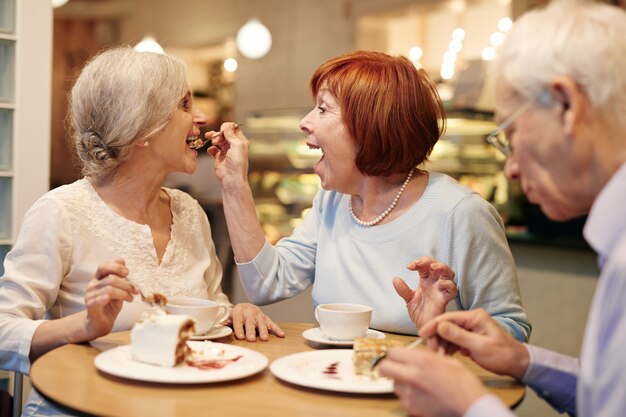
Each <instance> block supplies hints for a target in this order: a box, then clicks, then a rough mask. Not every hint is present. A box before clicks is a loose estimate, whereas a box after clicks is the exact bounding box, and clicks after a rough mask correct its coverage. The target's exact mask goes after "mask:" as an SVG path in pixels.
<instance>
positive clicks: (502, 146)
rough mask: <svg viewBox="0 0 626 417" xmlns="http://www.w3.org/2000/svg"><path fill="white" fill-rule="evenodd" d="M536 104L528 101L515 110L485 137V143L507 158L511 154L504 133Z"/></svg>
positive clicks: (511, 149)
mask: <svg viewBox="0 0 626 417" xmlns="http://www.w3.org/2000/svg"><path fill="white" fill-rule="evenodd" d="M535 103H536V101H535V100H530V101H528V102H526V103H525V104H524V105H522V106H521V107H520V108H519V109H517V110H515V111H514V112H513V114H511V115H510V116H509V117H507V118H506V120H505V121H504V122H502V123H500V124H499V125H498V128H497V129H496V130H494V131H493V132H491V133H489V134H488V135H487V142H488V143H489V144H490V145H491V146H493V147H494V148H496V149H497V150H498V151H499V152H500V153H502V154H503V155H504V156H506V157H508V156H510V155H511V152H513V148H512V147H511V143H510V142H509V140H508V139H507V138H506V135H505V134H504V132H505V131H506V129H507V128H508V127H509V126H511V125H512V124H513V122H515V120H517V118H518V117H520V116H521V115H522V114H523V113H524V112H526V111H527V110H528V109H530V108H531V107H532V106H533V105H534V104H535Z"/></svg>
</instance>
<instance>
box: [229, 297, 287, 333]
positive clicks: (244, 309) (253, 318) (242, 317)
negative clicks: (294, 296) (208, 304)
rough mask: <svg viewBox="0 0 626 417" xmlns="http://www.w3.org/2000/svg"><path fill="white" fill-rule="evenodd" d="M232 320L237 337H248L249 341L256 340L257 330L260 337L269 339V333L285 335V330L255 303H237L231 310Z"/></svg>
mask: <svg viewBox="0 0 626 417" xmlns="http://www.w3.org/2000/svg"><path fill="white" fill-rule="evenodd" d="M230 320H231V322H232V325H233V330H234V332H235V337H236V338H237V339H240V340H241V339H246V340H248V341H249V342H254V341H256V338H257V331H258V334H259V339H261V340H263V341H268V340H269V339H270V337H269V333H272V334H273V335H275V336H278V337H285V332H284V331H283V329H281V328H280V326H278V325H277V324H276V323H274V322H273V321H272V319H270V318H269V317H268V316H267V315H265V313H263V311H261V309H260V308H259V307H257V306H255V305H254V304H250V303H240V304H237V305H236V306H235V307H233V309H232V310H231V312H230Z"/></svg>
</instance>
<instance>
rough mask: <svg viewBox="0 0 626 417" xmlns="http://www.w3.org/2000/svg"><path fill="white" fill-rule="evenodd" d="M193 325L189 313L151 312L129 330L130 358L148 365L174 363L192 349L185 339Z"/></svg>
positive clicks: (179, 360) (191, 330) (177, 362)
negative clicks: (186, 314)
mask: <svg viewBox="0 0 626 417" xmlns="http://www.w3.org/2000/svg"><path fill="white" fill-rule="evenodd" d="M194 327H195V322H194V320H193V319H192V318H191V317H189V316H185V315H182V314H165V313H163V312H161V314H158V313H156V314H155V313H153V314H151V315H150V316H149V317H146V318H144V319H142V320H140V321H138V322H137V323H135V325H134V326H133V329H132V330H131V332H130V338H131V355H132V358H133V359H134V360H136V361H139V362H144V363H149V364H151V365H158V366H167V367H172V366H176V365H178V364H179V363H181V362H183V361H184V360H185V358H186V357H187V356H188V355H189V354H190V353H191V350H190V349H189V347H188V346H187V341H188V340H189V338H190V337H191V336H192V335H193V334H194V332H195V329H194Z"/></svg>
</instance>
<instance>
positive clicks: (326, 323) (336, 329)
mask: <svg viewBox="0 0 626 417" xmlns="http://www.w3.org/2000/svg"><path fill="white" fill-rule="evenodd" d="M315 318H316V319H317V321H318V322H319V324H320V329H322V332H323V333H324V334H325V335H326V336H327V337H328V338H329V339H332V340H352V339H354V338H357V337H363V336H365V333H366V332H367V329H368V328H369V327H370V321H371V319H372V307H370V306H366V305H363V304H351V303H335V304H320V305H318V306H317V307H316V308H315Z"/></svg>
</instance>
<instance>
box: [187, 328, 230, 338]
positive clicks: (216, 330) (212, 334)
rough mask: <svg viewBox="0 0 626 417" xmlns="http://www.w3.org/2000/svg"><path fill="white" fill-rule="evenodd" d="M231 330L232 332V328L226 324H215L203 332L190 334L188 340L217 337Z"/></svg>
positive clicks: (225, 334)
mask: <svg viewBox="0 0 626 417" xmlns="http://www.w3.org/2000/svg"><path fill="white" fill-rule="evenodd" d="M232 332H233V329H231V328H230V327H228V326H222V325H217V326H214V327H213V328H212V329H211V330H209V331H208V332H206V333H205V334H199V335H195V336H191V337H190V338H189V340H211V339H219V338H220V337H225V336H228V335H229V334H231V333H232Z"/></svg>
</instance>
